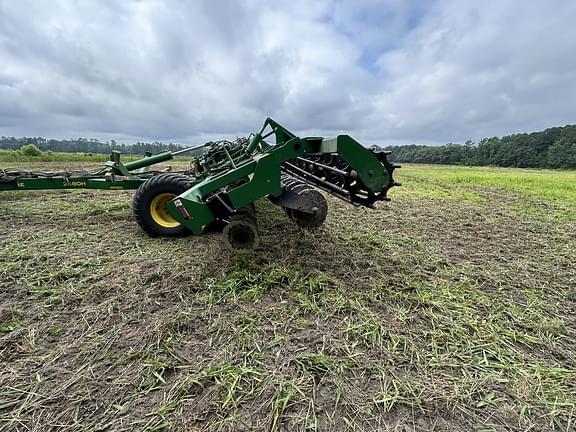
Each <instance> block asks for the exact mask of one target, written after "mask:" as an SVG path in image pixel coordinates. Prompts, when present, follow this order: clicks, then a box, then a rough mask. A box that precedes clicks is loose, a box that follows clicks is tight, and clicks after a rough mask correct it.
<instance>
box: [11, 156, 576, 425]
mask: <svg viewBox="0 0 576 432" xmlns="http://www.w3.org/2000/svg"><path fill="white" fill-rule="evenodd" d="M451 170H452V168H446V167H417V166H407V167H404V168H402V170H399V180H400V181H402V182H403V183H404V186H403V187H402V188H397V189H396V188H395V189H393V190H392V191H391V197H392V199H393V201H392V202H391V203H390V204H386V203H381V204H379V206H378V207H379V209H378V210H377V211H371V210H367V209H358V208H354V207H352V206H349V205H347V204H344V203H342V202H339V201H336V200H335V199H332V198H329V203H330V213H329V216H328V219H327V223H326V225H325V226H324V227H322V228H321V229H319V230H317V231H312V232H304V231H302V230H300V229H299V228H297V227H295V226H294V225H292V224H291V223H290V222H289V221H288V220H287V219H286V217H285V215H284V214H283V212H282V211H281V210H279V209H278V208H276V207H274V206H272V205H271V204H270V203H268V202H267V201H265V200H263V201H260V202H258V203H257V209H258V214H259V229H260V233H261V239H262V245H263V246H262V247H261V248H260V249H258V250H257V251H255V252H254V253H253V254H251V255H248V256H244V257H238V256H235V255H233V254H230V253H229V252H227V251H226V250H224V249H223V248H222V247H221V245H220V239H219V236H218V235H214V234H212V235H206V236H202V237H194V236H192V237H188V238H185V239H151V238H148V237H146V236H145V235H143V234H142V233H141V232H140V231H139V230H138V228H137V226H136V225H135V223H134V222H133V221H132V219H131V214H130V210H129V206H130V200H131V193H130V192H119V193H99V192H97V191H94V192H88V193H86V194H84V193H82V192H80V191H73V192H71V193H66V192H64V191H56V192H51V193H47V194H42V195H39V194H37V193H36V192H33V193H31V194H25V193H21V194H18V196H12V195H10V194H9V195H0V223H1V224H2V225H3V227H4V228H5V234H4V235H3V237H2V240H0V242H1V244H0V250H1V251H2V253H1V254H0V291H1V292H2V296H1V297H0V330H1V331H0V360H1V361H2V364H3V365H6V367H4V368H2V370H0V382H2V383H3V386H2V388H0V430H28V429H29V430H43V429H46V428H47V427H52V428H55V429H67V430H78V431H83V430H106V429H107V430H148V431H160V430H176V431H178V430H190V429H194V430H196V429H197V430H211V431H212V430H214V431H229V430H270V431H282V430H295V431H310V430H318V431H325V430H335V431H339V430H358V431H360V430H368V431H375V430H413V429H415V430H462V431H463V430H495V431H499V430H513V431H526V430H558V431H568V430H572V429H573V427H574V423H575V421H576V419H575V413H576V406H575V401H576V384H575V383H576V376H575V370H576V364H575V363H574V358H575V357H576V344H575V343H574V340H576V337H575V336H576V321H575V318H574V310H575V304H576V303H575V302H576V294H575V292H574V283H575V282H576V241H575V238H574V230H573V221H574V219H570V217H569V213H566V214H565V216H564V218H559V217H558V215H560V214H562V212H564V211H569V210H570V209H571V207H570V206H571V205H572V204H571V203H570V194H569V193H568V195H566V191H565V190H564V191H561V192H559V193H560V195H562V196H564V198H561V199H560V200H557V201H555V202H554V204H553V205H552V204H550V202H545V201H539V200H540V197H539V195H540V194H541V193H543V190H545V189H546V188H547V187H548V188H550V187H552V184H550V183H548V185H547V186H543V188H544V189H542V190H540V191H538V194H537V196H536V197H535V196H533V195H531V194H530V193H529V192H526V191H523V188H529V187H531V186H527V185H522V183H521V182H520V183H518V184H514V182H510V186H505V187H500V186H501V185H502V184H505V183H501V182H500V181H495V182H494V183H492V184H489V183H488V181H487V180H486V179H483V177H484V176H486V175H488V174H486V173H487V172H488V171H490V170H491V169H485V168H480V169H477V170H475V169H469V168H462V167H456V168H454V169H453V171H454V173H463V172H465V173H468V174H471V175H472V177H467V178H464V179H462V178H456V177H453V173H452V174H451V173H450V171H451ZM487 170H488V171H487ZM495 171H500V170H495ZM403 172H404V173H405V174H406V175H403V174H402V173H403ZM506 172H510V173H516V172H518V173H519V174H521V175H528V176H533V172H532V171H528V170H526V171H525V172H524V171H522V170H509V171H507V170H502V173H503V174H505V173H506ZM560 174H563V173H560ZM566 174H568V175H569V173H566ZM495 175H496V176H498V175H499V173H498V172H496V173H495ZM403 177H404V178H403ZM536 178H542V179H544V180H543V182H544V183H546V182H547V180H546V176H543V177H536ZM542 202H545V203H546V204H547V205H549V207H546V209H547V212H549V213H550V215H552V216H553V217H541V216H538V215H536V216H535V215H532V214H524V213H521V212H520V211H519V209H518V208H516V206H517V205H523V206H526V207H527V208H528V207H530V206H536V207H537V206H541V207H542V208H543V206H542ZM539 203H540V204H539ZM541 207H538V208H541ZM45 209H48V210H49V211H48V212H47V211H45Z"/></svg>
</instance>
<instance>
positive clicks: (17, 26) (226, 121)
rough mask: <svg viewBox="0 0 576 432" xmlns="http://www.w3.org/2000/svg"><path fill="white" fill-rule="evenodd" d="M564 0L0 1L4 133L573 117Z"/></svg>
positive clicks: (569, 11) (432, 137)
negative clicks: (269, 119) (272, 120)
mask: <svg viewBox="0 0 576 432" xmlns="http://www.w3.org/2000/svg"><path fill="white" fill-rule="evenodd" d="M575 19H576V4H575V3H574V2H570V1H561V0H551V1H549V2H545V3H544V2H522V1H520V0H514V1H512V0H511V1H505V2H503V1H496V0H487V1H484V2H482V4H481V5H480V4H477V3H474V2H462V1H456V0H438V1H434V2H431V1H423V0H413V1H400V0H384V1H375V0H366V1H362V2H357V1H352V0H334V1H328V0H321V1H316V2H308V1H304V0H294V1H290V2H288V1H286V2H274V3H270V2H264V1H263V0H249V1H246V2H237V1H233V0H222V1H198V2H186V1H183V0H181V1H177V0H172V1H168V0H166V1H164V2H163V1H153V0H150V1H148V0H143V1H132V2H130V1H127V2H117V1H112V0H108V1H86V2H71V1H68V0H59V1H56V0H54V1H51V2H43V1H18V2H14V1H8V0H4V1H3V0H0V134H2V135H28V136H30V135H35V136H40V135H41V136H50V137H71V136H86V137H98V138H103V139H108V138H116V139H120V140H126V141H130V140H134V139H161V140H175V141H182V142H198V141H202V140H204V139H209V138H213V137H219V136H221V137H226V136H236V135H239V134H245V133H248V132H250V131H253V130H255V129H257V128H258V127H259V125H260V123H261V122H262V121H263V120H264V118H265V117H266V116H272V117H274V118H276V119H277V120H278V121H280V122H281V123H285V124H286V125H287V126H288V127H290V128H292V129H294V130H295V131H301V132H305V133H310V134H323V135H331V134H335V133H339V132H346V133H351V134H354V135H355V136H357V137H358V138H359V139H361V140H363V141H364V142H366V143H367V144H368V143H374V142H378V143H386V142H391V143H411V142H419V143H421V142H424V143H444V142H448V141H455V142H461V141H464V140H466V139H469V138H470V139H474V140H478V139H480V138H482V137H484V136H492V135H499V134H506V133H511V132H517V131H529V130H536V129H540V128H544V127H548V126H553V125H560V124H565V123H570V122H574V121H575V119H576V108H575V106H574V101H575V100H576V82H575V80H574V76H576V75H575V72H576V60H575V58H574V55H573V53H574V41H576V28H575V27H574V26H573V25H572V24H573V22H574V20H575Z"/></svg>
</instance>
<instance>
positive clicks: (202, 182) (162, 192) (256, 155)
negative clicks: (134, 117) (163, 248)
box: [0, 118, 398, 249]
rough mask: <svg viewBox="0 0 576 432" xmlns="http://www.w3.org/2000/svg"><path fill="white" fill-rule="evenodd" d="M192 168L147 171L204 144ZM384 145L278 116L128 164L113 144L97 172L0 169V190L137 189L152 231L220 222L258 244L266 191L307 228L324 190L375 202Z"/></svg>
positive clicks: (388, 175) (384, 174) (388, 180)
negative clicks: (229, 136) (246, 132)
mask: <svg viewBox="0 0 576 432" xmlns="http://www.w3.org/2000/svg"><path fill="white" fill-rule="evenodd" d="M199 150H200V153H199V155H197V156H194V157H193V158H192V162H191V165H190V169H189V170H187V171H181V172H162V171H153V170H150V167H151V166H153V165H155V164H158V163H160V162H165V161H168V160H170V159H173V158H174V156H176V155H177V154H179V153H185V152H189V151H195V152H198V151H199ZM394 168H396V166H394V165H393V164H391V163H390V162H389V161H388V160H387V159H386V153H385V152H374V151H372V150H368V149H367V148H365V147H363V146H362V145H361V144H359V143H358V142H357V141H355V140H354V139H353V138H351V137H350V136H348V135H339V136H337V137H335V138H321V137H306V138H299V137H297V136H296V135H294V134H293V133H291V132H290V131H288V130H287V129H285V128H284V127H282V126H281V125H279V124H278V123H276V122H275V121H274V120H272V119H270V118H268V119H266V121H265V123H264V126H263V127H262V129H261V130H260V132H258V133H255V134H252V135H251V136H250V137H249V138H239V139H237V140H235V141H218V142H210V143H207V144H204V145H203V146H200V147H192V148H189V149H183V150H180V151H178V152H163V153H159V154H156V155H146V157H144V158H142V159H139V160H136V161H133V162H127V163H123V162H122V161H121V160H120V153H118V152H113V153H112V155H111V157H110V160H109V161H108V162H106V164H105V166H104V167H103V168H102V169H100V170H97V171H90V172H88V171H72V172H53V173H41V172H27V171H20V170H2V171H0V191H2V190H37V189H79V188H84V189H107V190H120V189H136V193H135V195H134V202H133V212H134V217H135V219H136V222H137V223H138V225H140V227H141V228H142V229H143V230H144V231H146V232H147V233H148V234H149V235H151V236H165V237H178V236H184V235H188V234H190V233H193V234H201V233H202V232H204V230H206V229H207V227H209V226H211V225H213V224H221V225H224V238H225V240H226V242H227V243H228V244H229V245H230V246H231V247H233V248H236V249H252V248H254V247H256V246H257V244H258V231H257V225H256V217H255V212H254V202H255V201H256V200H257V199H259V198H262V197H267V198H269V199H270V201H272V202H273V203H274V204H276V205H278V206H280V207H282V208H283V209H284V210H285V211H286V214H287V215H288V217H289V218H290V219H291V220H293V221H294V222H295V223H296V224H298V225H299V226H301V227H304V228H313V227H318V226H320V225H322V223H323V222H324V220H325V219H326V213H327V210H328V207H327V203H326V199H325V198H324V196H323V195H322V194H321V193H320V192H319V191H318V189H321V190H324V191H325V192H328V193H330V194H332V195H334V196H336V197H338V198H340V199H342V200H344V201H347V202H350V203H352V204H354V205H359V206H365V207H370V208H373V207H374V204H375V203H376V202H377V201H382V200H385V201H387V200H388V197H387V196H386V194H387V192H388V190H389V189H390V188H391V187H393V186H395V185H398V183H396V182H395V181H394V179H393V172H394Z"/></svg>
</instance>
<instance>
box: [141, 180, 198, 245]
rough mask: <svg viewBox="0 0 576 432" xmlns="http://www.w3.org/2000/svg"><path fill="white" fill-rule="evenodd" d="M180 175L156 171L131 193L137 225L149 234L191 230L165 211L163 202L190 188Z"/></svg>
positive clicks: (176, 234)
mask: <svg viewBox="0 0 576 432" xmlns="http://www.w3.org/2000/svg"><path fill="white" fill-rule="evenodd" d="M190 184H191V182H190V178H189V177H186V176H185V175H182V174H172V173H164V174H158V175H155V176H154V177H152V178H151V179H149V180H146V181H145V182H144V183H142V184H141V185H140V187H139V188H138V190H137V191H136V193H135V194H134V201H133V203H132V211H133V213H134V218H135V219H136V222H137V223H138V225H140V228H142V229H143V230H144V231H146V233H147V234H148V235H150V236H151V237H184V236H187V235H190V234H191V232H190V231H189V230H188V229H187V228H186V227H184V226H183V225H181V224H180V223H179V222H178V221H176V220H175V219H174V218H173V217H172V216H171V215H170V213H168V211H167V210H166V203H167V202H169V201H170V200H172V199H174V198H175V197H176V196H178V195H180V194H181V193H183V192H185V191H186V190H188V189H189V188H190Z"/></svg>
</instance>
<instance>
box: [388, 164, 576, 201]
mask: <svg viewBox="0 0 576 432" xmlns="http://www.w3.org/2000/svg"><path fill="white" fill-rule="evenodd" d="M399 173H400V177H406V178H407V179H415V180H416V181H417V182H418V186H419V187H421V188H424V186H425V184H426V183H427V182H430V183H432V184H434V186H435V187H434V188H432V189H443V188H447V189H456V194H455V195H452V194H451V193H450V195H452V196H455V197H458V196H459V195H458V194H459V193H460V192H461V190H462V189H464V191H468V192H470V193H473V192H474V191H475V190H482V189H488V190H492V191H503V192H508V193H512V194H517V195H520V196H522V197H529V198H537V199H541V200H543V201H558V202H560V203H570V204H574V202H576V171H561V170H544V169H542V170H536V169H521V168H495V167H462V166H446V165H415V164H411V165H404V166H403V167H402V169H401V170H399ZM408 187H411V185H410V182H409V181H408Z"/></svg>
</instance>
